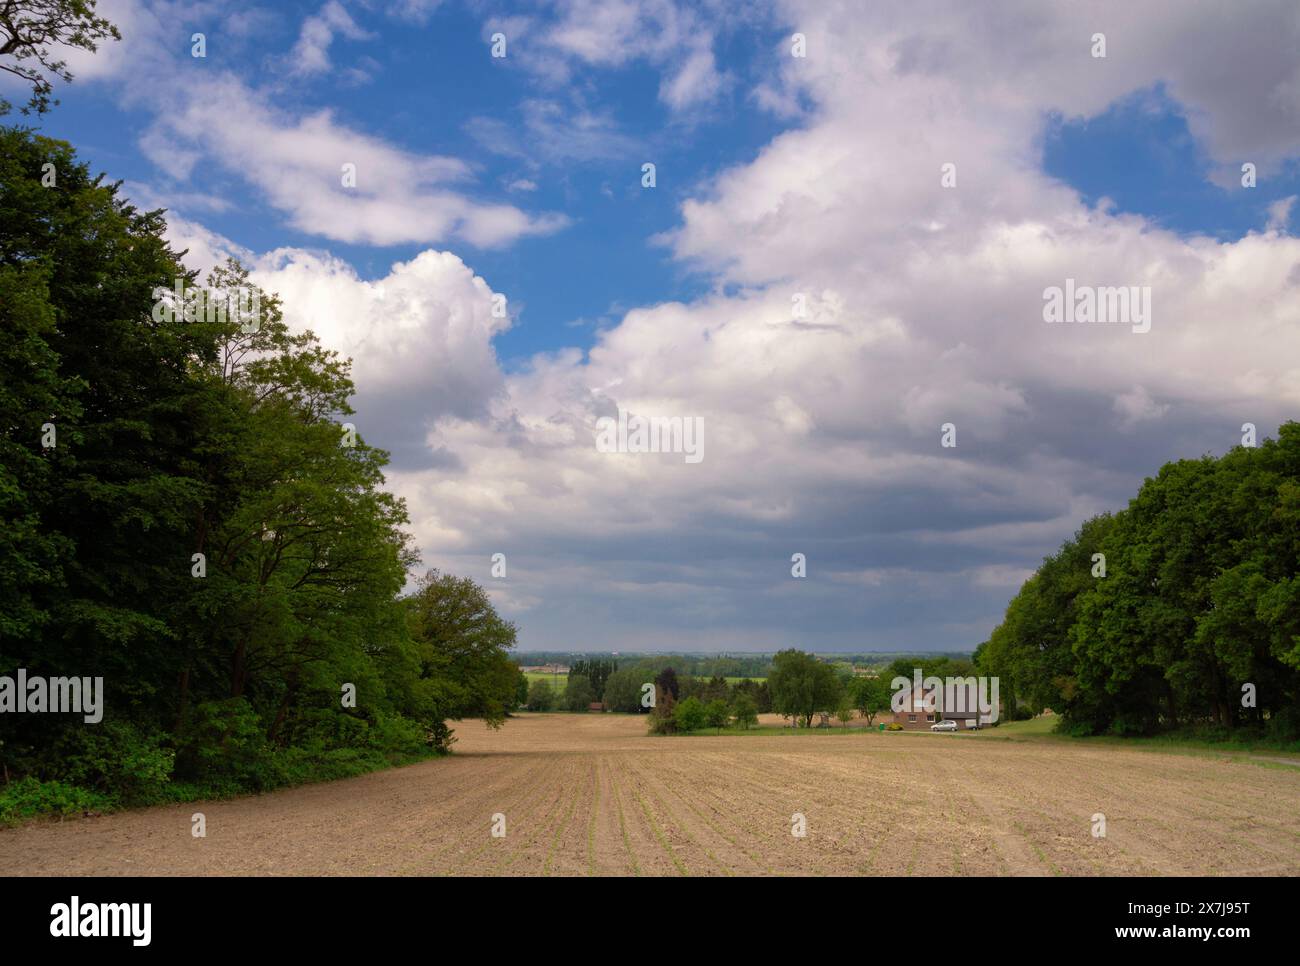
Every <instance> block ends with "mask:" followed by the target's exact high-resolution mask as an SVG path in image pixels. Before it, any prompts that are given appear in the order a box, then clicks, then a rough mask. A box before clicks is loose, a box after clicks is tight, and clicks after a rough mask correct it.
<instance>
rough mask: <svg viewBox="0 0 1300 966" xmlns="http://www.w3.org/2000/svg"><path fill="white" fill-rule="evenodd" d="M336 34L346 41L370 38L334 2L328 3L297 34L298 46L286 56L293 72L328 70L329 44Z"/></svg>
mask: <svg viewBox="0 0 1300 966" xmlns="http://www.w3.org/2000/svg"><path fill="white" fill-rule="evenodd" d="M336 35H342V36H344V37H347V38H348V39H349V40H369V39H370V38H371V36H372V35H371V34H369V33H367V32H366V31H365V30H362V29H361V27H359V26H358V25H357V22H356V21H355V20H353V19H352V15H351V14H349V13H348V12H347V10H346V9H345V8H344V7H343V5H342V4H341V3H339V2H338V0H329V2H328V3H326V4H325V5H324V6H323V7H321V9H320V12H319V13H316V14H313V15H312V16H310V17H308V18H307V19H306V20H304V21H303V23H302V30H301V31H300V32H299V34H298V43H297V44H296V45H295V46H294V48H293V51H292V53H291V54H290V55H289V56H290V59H291V61H292V65H293V72H294V73H295V74H299V75H305V76H310V75H313V74H321V73H324V72H325V71H327V70H329V69H330V67H331V64H330V56H329V51H330V45H331V44H332V43H333V42H334V38H335V36H336Z"/></svg>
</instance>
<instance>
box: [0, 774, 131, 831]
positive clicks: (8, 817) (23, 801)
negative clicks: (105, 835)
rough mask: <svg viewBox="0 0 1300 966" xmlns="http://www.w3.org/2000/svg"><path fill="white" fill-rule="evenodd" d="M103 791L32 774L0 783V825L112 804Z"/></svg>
mask: <svg viewBox="0 0 1300 966" xmlns="http://www.w3.org/2000/svg"><path fill="white" fill-rule="evenodd" d="M112 805H113V803H112V801H111V800H110V799H109V798H108V797H107V796H104V795H100V794H98V793H96V792H92V791H87V790H86V789H84V788H78V787H76V786H75V785H68V784H66V783H64V782H59V781H48V782H43V781H39V780H37V779H35V778H32V777H30V776H29V777H27V778H20V779H19V780H18V781H12V782H9V783H8V784H6V785H0V825H17V824H19V823H20V822H26V821H28V820H30V819H33V818H41V817H44V816H52V815H58V816H60V817H62V816H65V815H77V814H79V813H81V812H87V811H92V810H94V811H102V810H107V809H109V808H111V807H112Z"/></svg>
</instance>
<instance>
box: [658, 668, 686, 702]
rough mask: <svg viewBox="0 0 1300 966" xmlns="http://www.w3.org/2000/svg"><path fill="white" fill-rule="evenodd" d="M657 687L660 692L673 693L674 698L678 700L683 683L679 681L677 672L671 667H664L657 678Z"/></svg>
mask: <svg viewBox="0 0 1300 966" xmlns="http://www.w3.org/2000/svg"><path fill="white" fill-rule="evenodd" d="M655 688H656V690H658V691H660V692H663V693H667V694H671V695H672V697H673V700H674V701H676V700H677V697H678V695H679V694H680V693H681V685H680V684H679V683H678V681H677V672H676V671H674V670H673V669H672V668H670V667H666V668H664V669H663V670H662V671H660V672H659V675H658V677H656V678H655Z"/></svg>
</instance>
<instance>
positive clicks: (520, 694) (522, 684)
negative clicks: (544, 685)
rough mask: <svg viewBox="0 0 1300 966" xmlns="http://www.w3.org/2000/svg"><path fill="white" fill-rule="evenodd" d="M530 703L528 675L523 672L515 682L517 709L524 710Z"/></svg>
mask: <svg viewBox="0 0 1300 966" xmlns="http://www.w3.org/2000/svg"><path fill="white" fill-rule="evenodd" d="M527 703H528V675H527V674H525V673H524V672H523V671H520V672H519V677H518V678H517V679H516V680H515V707H516V708H522V707H523V706H524V705H526V704H527Z"/></svg>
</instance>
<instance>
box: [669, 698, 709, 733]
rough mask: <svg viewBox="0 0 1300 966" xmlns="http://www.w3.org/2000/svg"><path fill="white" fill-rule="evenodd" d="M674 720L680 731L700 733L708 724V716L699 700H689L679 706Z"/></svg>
mask: <svg viewBox="0 0 1300 966" xmlns="http://www.w3.org/2000/svg"><path fill="white" fill-rule="evenodd" d="M673 720H674V721H675V722H676V723H677V730H678V731H699V730H700V729H701V728H703V727H704V726H705V724H706V723H707V722H708V715H707V712H706V711H705V708H704V705H703V704H702V703H701V701H700V699H699V698H687V699H685V700H684V701H682V703H681V704H679V705H677V709H676V711H675V712H674V714H673Z"/></svg>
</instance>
